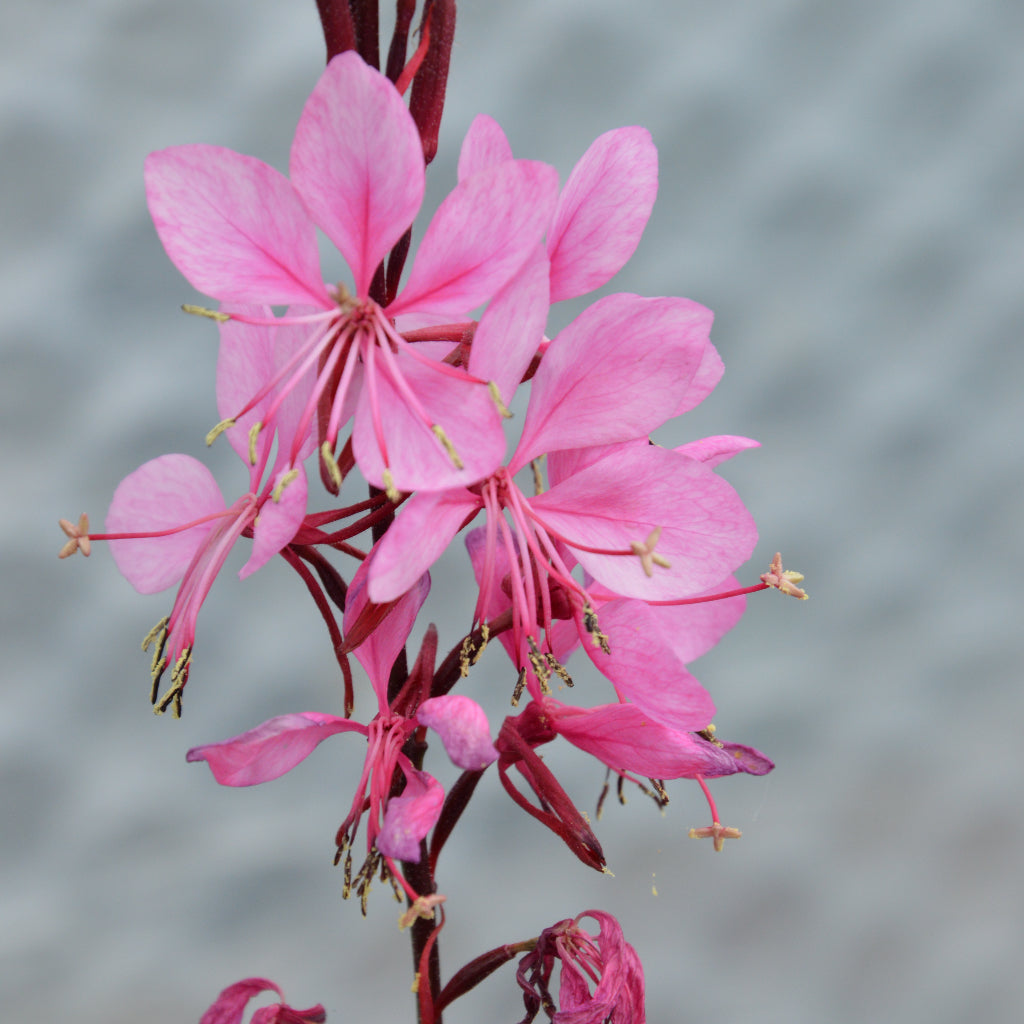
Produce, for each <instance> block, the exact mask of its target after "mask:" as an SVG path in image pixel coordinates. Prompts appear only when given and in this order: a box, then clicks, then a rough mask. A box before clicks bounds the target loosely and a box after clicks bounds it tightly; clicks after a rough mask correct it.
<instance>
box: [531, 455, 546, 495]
mask: <svg viewBox="0 0 1024 1024" xmlns="http://www.w3.org/2000/svg"><path fill="white" fill-rule="evenodd" d="M543 458H544V456H543V455H542V456H541V459H543ZM530 469H531V470H532V471H533V493H534V494H543V493H544V475H543V474H542V473H541V471H540V459H530Z"/></svg>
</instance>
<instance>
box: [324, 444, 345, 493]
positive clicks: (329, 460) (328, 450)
mask: <svg viewBox="0 0 1024 1024" xmlns="http://www.w3.org/2000/svg"><path fill="white" fill-rule="evenodd" d="M332 447H333V446H332V445H331V443H330V441H324V443H323V444H322V445H320V458H321V459H323V463H324V466H326V467H327V472H328V474H329V475H330V478H331V482H332V483H333V484H334V486H335V487H341V470H340V469H339V468H338V463H337V461H336V459H335V458H334V452H333V451H332Z"/></svg>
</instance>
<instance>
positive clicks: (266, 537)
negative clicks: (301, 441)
mask: <svg viewBox="0 0 1024 1024" xmlns="http://www.w3.org/2000/svg"><path fill="white" fill-rule="evenodd" d="M293 472H294V473H295V474H296V475H295V476H294V477H293V478H292V479H291V480H290V481H289V482H288V483H283V478H284V477H285V476H286V475H289V474H291V473H293ZM273 483H274V491H275V493H277V488H281V490H280V496H279V498H278V499H277V500H276V501H275V500H274V498H273V497H271V498H269V499H267V500H266V501H264V502H263V504H262V505H261V506H260V510H259V514H258V515H257V516H256V522H255V523H254V524H253V528H252V536H253V544H252V554H251V555H250V556H249V561H248V562H246V563H245V565H243V566H242V568H241V570H240V571H239V573H238V578H239V579H240V580H244V579H245V578H246V577H247V576H251V575H252V574H253V573H254V572H255V571H256V570H257V569H260V568H262V567H263V566H264V565H266V564H267V562H269V561H270V560H271V559H272V558H273V557H274V555H276V554H277V553H278V552H279V551H280V550H281V549H282V548H283V547H284V546H285V545H286V544H288V543H289V542H290V541H291V539H292V537H294V536H295V534H296V533H297V532H298V529H299V527H300V526H301V525H302V520H303V519H304V518H305V516H306V495H307V491H308V489H309V485H308V483H307V480H306V471H305V469H303V468H302V466H296V467H295V469H294V470H290V469H288V468H287V467H285V468H283V469H281V470H279V471H278V473H277V475H276V476H275V477H274V482H273ZM282 484H283V486H282Z"/></svg>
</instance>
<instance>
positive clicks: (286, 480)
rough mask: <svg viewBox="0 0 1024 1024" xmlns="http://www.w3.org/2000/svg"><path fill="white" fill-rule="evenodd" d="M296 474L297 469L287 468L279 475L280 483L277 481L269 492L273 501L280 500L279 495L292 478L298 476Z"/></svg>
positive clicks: (297, 473) (297, 472)
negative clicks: (285, 471)
mask: <svg viewBox="0 0 1024 1024" xmlns="http://www.w3.org/2000/svg"><path fill="white" fill-rule="evenodd" d="M298 475H299V471H298V470H297V469H289V470H288V472H287V473H285V475H284V476H283V477H281V481H280V483H278V485H277V486H276V487H275V488H274V490H273V491H272V492H271V495H270V496H271V498H273V499H274V501H275V502H279V501H280V500H281V495H282V494H283V493H284V489H285V488H286V487H287V486H288V485H289V484H290V483H291V482H292V481H293V480H295V479H296V478H297V477H298Z"/></svg>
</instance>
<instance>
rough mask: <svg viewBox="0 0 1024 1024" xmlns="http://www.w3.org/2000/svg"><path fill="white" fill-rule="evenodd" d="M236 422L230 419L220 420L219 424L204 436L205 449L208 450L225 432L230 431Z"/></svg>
mask: <svg viewBox="0 0 1024 1024" xmlns="http://www.w3.org/2000/svg"><path fill="white" fill-rule="evenodd" d="M236 422H237V421H236V420H233V419H231V418H230V417H229V418H228V419H226V420H221V421H220V423H218V424H217V426H215V427H214V428H213V430H211V431H210V432H209V433H208V434H207V435H206V447H207V448H209V447H210V445H212V444H213V442H214V441H216V440H217V438H218V437H220V435H221V434H223V433H224V431H225V430H230V429H231V428H232V427H233V426H234V425H235V423H236Z"/></svg>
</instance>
